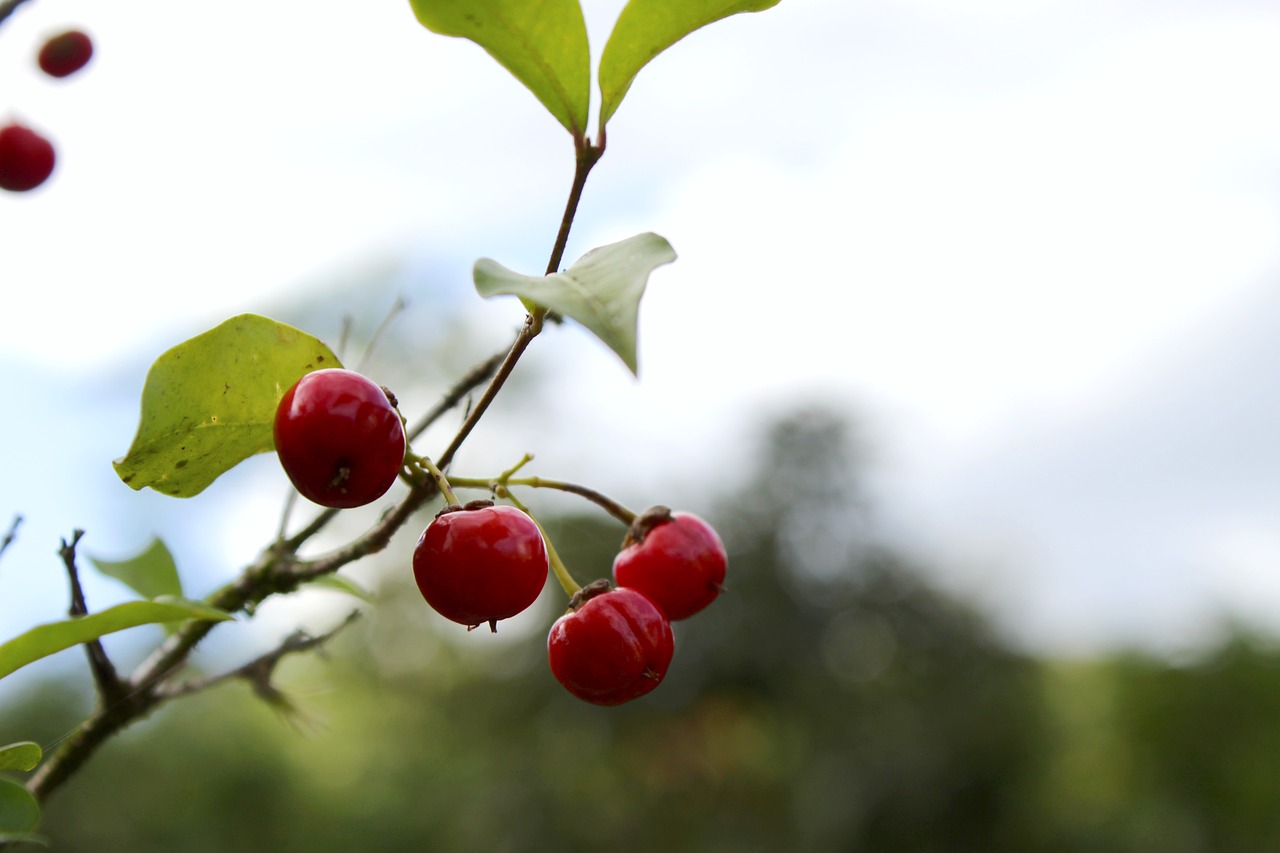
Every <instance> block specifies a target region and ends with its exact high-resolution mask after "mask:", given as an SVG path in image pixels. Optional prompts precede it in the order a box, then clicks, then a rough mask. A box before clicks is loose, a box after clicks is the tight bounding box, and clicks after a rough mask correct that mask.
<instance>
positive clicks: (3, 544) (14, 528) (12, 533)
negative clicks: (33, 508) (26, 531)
mask: <svg viewBox="0 0 1280 853" xmlns="http://www.w3.org/2000/svg"><path fill="white" fill-rule="evenodd" d="M20 524H22V516H20V515H15V516H14V517H13V522H12V523H11V524H10V525H9V532H8V533H6V534H5V535H4V539H0V556H4V552H5V551H6V550H8V548H9V546H10V545H12V544H13V540H14V539H15V538H17V536H18V525H20Z"/></svg>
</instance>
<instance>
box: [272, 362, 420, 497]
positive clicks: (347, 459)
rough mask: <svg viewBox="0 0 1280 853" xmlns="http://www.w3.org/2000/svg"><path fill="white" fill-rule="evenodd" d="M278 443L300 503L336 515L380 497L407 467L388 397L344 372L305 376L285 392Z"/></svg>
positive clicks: (278, 410) (397, 419)
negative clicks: (332, 510) (302, 500)
mask: <svg viewBox="0 0 1280 853" xmlns="http://www.w3.org/2000/svg"><path fill="white" fill-rule="evenodd" d="M275 442H276V453H277V454H278V455H279V457H280V464H281V465H282V466H284V470H285V473H286V474H288V475H289V479H290V480H292V481H293V485H294V486H296V487H297V489H298V491H299V492H300V493H302V495H303V497H306V498H308V499H310V500H313V501H315V502H316V503H318V504H320V505H321V506H327V507H334V508H339V509H346V508H349V507H353V506H363V505H364V504H367V503H369V502H371V501H376V500H377V499H378V498H380V497H382V496H383V495H384V494H386V491H387V489H389V488H391V484H392V483H394V482H395V481H396V477H397V476H398V475H399V473H400V468H401V466H402V465H403V463H404V451H405V438H404V425H403V424H402V423H401V421H400V415H399V414H398V413H397V412H396V410H395V408H393V407H392V405H391V401H390V400H389V399H388V398H387V392H386V391H384V390H383V389H382V388H380V387H379V386H377V385H376V384H374V383H373V382H372V381H371V380H369V379H367V378H365V377H364V376H361V375H360V374H359V373H354V372H352V371H350V370H343V369H341V368H331V369H327V370H316V371H313V372H311V373H308V374H306V375H304V376H303V377H302V378H301V379H299V380H298V381H297V382H296V383H295V384H294V386H293V387H292V388H290V389H289V390H288V391H287V392H285V395H284V398H283V399H281V400H280V405H279V406H278V407H277V408H276V419H275Z"/></svg>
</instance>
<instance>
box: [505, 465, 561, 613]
mask: <svg viewBox="0 0 1280 853" xmlns="http://www.w3.org/2000/svg"><path fill="white" fill-rule="evenodd" d="M495 492H496V493H497V494H498V496H499V497H503V498H506V499H507V500H509V501H511V503H512V504H514V505H515V508H516V509H518V510H520V511H521V512H523V513H524V514H525V515H527V516H529V518H532V519H533V523H534V524H536V525H538V532H539V533H541V534H542V541H543V542H544V543H545V544H546V546H547V562H549V563H550V564H551V572H552V574H554V575H555V576H556V580H557V581H559V582H560V588H561V589H563V590H564V593H565V595H567V596H569V598H573V597H574V595H576V594H577V593H578V590H580V589H582V587H581V585H579V584H578V582H577V581H575V580H574V579H573V575H571V574H569V570H568V569H567V568H565V565H564V561H563V560H561V559H560V555H559V554H558V553H556V546H555V545H552V544H551V537H550V536H548V535H547V529H546V528H545V527H543V526H542V522H541V521H538V519H537V518H536V517H535V516H534V514H533V513H531V512H529V508H528V507H527V506H525V505H524V504H523V503H521V502H520V499H519V498H517V497H516V496H515V495H513V494H511V493H510V492H508V491H507V490H506V489H505V488H503V487H501V486H499V487H498V488H497V489H495Z"/></svg>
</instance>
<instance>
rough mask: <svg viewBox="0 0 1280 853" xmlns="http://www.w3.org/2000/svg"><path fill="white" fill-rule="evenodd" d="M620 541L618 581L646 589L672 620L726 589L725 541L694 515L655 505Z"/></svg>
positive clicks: (615, 575)
mask: <svg viewBox="0 0 1280 853" xmlns="http://www.w3.org/2000/svg"><path fill="white" fill-rule="evenodd" d="M622 544H623V547H622V551H620V552H619V553H618V556H617V557H615V558H614V560H613V578H614V580H615V581H616V582H617V584H618V586H621V587H628V588H630V589H634V590H638V591H639V592H641V593H643V594H644V595H645V596H646V597H647V598H649V600H651V601H652V602H653V603H654V604H656V605H658V607H660V608H661V609H662V612H663V613H665V614H666V616H667V618H668V619H670V620H672V621H673V622H674V621H676V620H678V619H687V618H689V617H690V616H692V615H693V614H695V613H697V612H698V611H699V610H701V609H702V608H704V607H706V606H707V605H708V604H710V603H711V602H712V601H714V600H715V597H716V596H717V595H719V594H720V590H721V589H723V588H724V573H725V567H726V564H727V558H726V556H725V552H724V543H722V542H721V541H720V537H719V536H717V535H716V532H715V531H714V530H713V529H711V525H709V524H707V523H706V522H705V521H703V520H702V519H700V518H698V517H697V516H696V515H692V514H690V513H686V512H672V511H671V510H669V509H667V508H666V507H662V506H657V507H654V508H653V509H650V510H648V511H646V512H645V513H644V514H643V515H641V516H640V517H639V518H637V519H636V521H635V523H634V524H632V525H631V529H630V530H629V531H628V532H627V538H626V541H624V542H623V543H622Z"/></svg>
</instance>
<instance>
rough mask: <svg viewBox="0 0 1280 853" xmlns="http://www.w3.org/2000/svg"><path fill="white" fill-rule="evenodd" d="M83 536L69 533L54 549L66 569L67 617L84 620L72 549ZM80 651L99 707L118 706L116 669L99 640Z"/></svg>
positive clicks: (85, 609)
mask: <svg viewBox="0 0 1280 853" xmlns="http://www.w3.org/2000/svg"><path fill="white" fill-rule="evenodd" d="M83 536H84V531H83V530H75V531H72V534H71V541H70V542H68V541H67V540H65V539H63V540H62V547H61V548H59V549H58V556H60V557H61V558H62V564H63V565H64V566H65V567H66V569H67V580H68V581H69V582H70V584H71V607H70V609H69V611H68V613H69V615H71V616H87V615H88V613H89V607H88V605H87V604H86V603H85V600H84V589H83V588H82V587H81V586H80V572H79V571H77V569H76V545H78V544H80V539H81V537H83ZM84 649H85V653H86V654H87V655H88V656H89V669H90V670H91V671H92V672H93V681H94V684H96V685H97V686H98V698H99V701H100V702H101V703H102V707H104V708H106V707H109V706H111V705H112V704H114V703H116V702H119V701H120V699H121V697H122V696H123V695H124V689H123V685H122V684H121V682H120V676H119V675H118V674H117V673H116V668H115V667H114V666H112V664H111V659H110V658H109V657H107V650H106V649H104V648H103V647H102V643H101V642H100V641H99V640H90V641H89V642H87V643H85V644H84Z"/></svg>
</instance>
